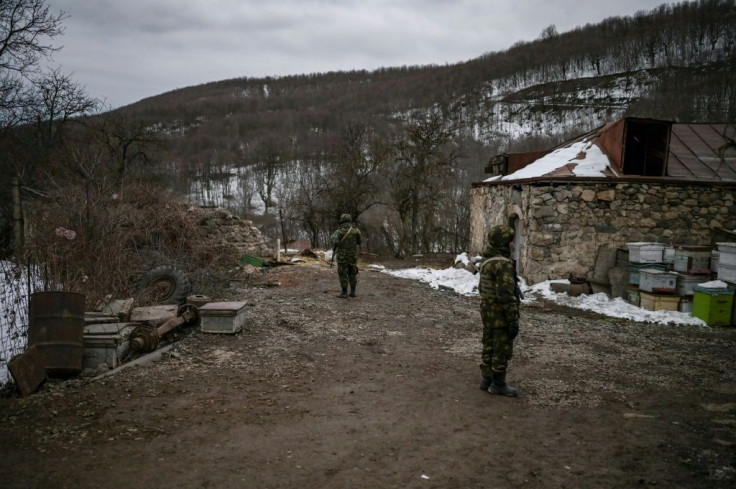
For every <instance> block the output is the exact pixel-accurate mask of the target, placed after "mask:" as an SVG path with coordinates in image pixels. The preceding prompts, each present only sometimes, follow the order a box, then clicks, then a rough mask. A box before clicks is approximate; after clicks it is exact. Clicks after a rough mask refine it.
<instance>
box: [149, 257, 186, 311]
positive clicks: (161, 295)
mask: <svg viewBox="0 0 736 489" xmlns="http://www.w3.org/2000/svg"><path fill="white" fill-rule="evenodd" d="M140 289H141V291H144V292H145V293H147V294H150V297H151V299H152V300H153V301H154V302H158V303H163V304H181V303H183V302H185V301H186V299H187V296H188V295H189V294H191V293H192V284H191V283H190V282H189V279H188V278H187V277H186V275H184V274H183V273H182V272H181V271H180V270H178V269H176V268H174V267H172V266H168V265H163V266H160V267H156V268H154V269H152V270H149V271H148V272H147V273H146V274H145V275H144V276H143V279H142V280H141V286H140Z"/></svg>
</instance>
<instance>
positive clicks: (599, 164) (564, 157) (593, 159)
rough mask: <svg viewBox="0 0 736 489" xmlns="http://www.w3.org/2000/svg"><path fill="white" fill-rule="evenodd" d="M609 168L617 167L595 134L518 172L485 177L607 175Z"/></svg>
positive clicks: (610, 170) (516, 178)
mask: <svg viewBox="0 0 736 489" xmlns="http://www.w3.org/2000/svg"><path fill="white" fill-rule="evenodd" d="M606 170H608V172H609V174H610V172H612V171H613V170H612V168H611V163H610V161H609V160H608V157H607V156H606V155H605V154H604V153H603V151H601V149H600V148H599V147H598V146H597V145H596V144H595V143H594V138H587V139H583V140H580V141H575V142H574V143H571V144H568V145H567V146H564V147H562V148H558V149H556V150H555V151H552V152H551V153H549V154H547V155H545V156H543V157H541V158H539V159H538V160H535V161H534V162H532V163H530V164H529V165H527V166H525V167H524V168H522V169H520V170H517V171H515V172H514V173H511V174H509V175H503V176H500V175H496V176H493V177H490V178H487V179H486V180H484V181H485V182H497V181H502V180H503V181H506V180H521V179H526V178H537V177H543V176H550V175H552V174H561V173H564V174H568V175H569V174H570V173H572V175H574V176H576V177H588V178H589V177H605V176H607V175H606V173H605V171H606Z"/></svg>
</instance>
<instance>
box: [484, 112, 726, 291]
mask: <svg viewBox="0 0 736 489" xmlns="http://www.w3.org/2000/svg"><path fill="white" fill-rule="evenodd" d="M734 137H736V126H734V125H733V124H677V123H672V122H669V121H656V120H650V119H638V118H624V119H620V120H618V121H615V122H613V123H610V124H607V125H606V126H603V127H602V128H599V129H596V130H594V131H591V132H590V133H587V134H584V135H582V136H580V137H578V138H575V139H573V140H571V141H568V142H566V143H564V144H562V145H560V146H558V147H557V148H553V149H551V150H549V151H547V152H542V153H533V154H532V153H529V154H515V155H499V156H495V157H494V158H492V159H491V161H490V164H489V166H488V167H487V168H486V172H488V173H491V174H492V176H491V177H490V178H488V179H486V180H485V181H483V182H478V183H474V184H473V188H472V189H471V197H472V203H471V252H478V251H480V250H481V249H482V247H483V245H484V237H485V235H486V233H487V230H488V229H489V228H490V227H491V226H494V225H497V224H509V225H511V226H512V227H514V229H515V230H516V239H515V242H516V249H515V252H514V254H515V258H516V263H517V270H518V272H519V274H520V275H521V276H522V277H524V278H525V280H526V281H527V282H529V283H537V282H540V281H544V280H547V279H560V278H580V279H588V280H590V279H591V278H592V274H593V272H594V268H595V260H596V256H597V254H598V252H599V249H601V247H603V246H605V247H608V248H609V249H610V248H611V247H614V248H623V249H625V248H626V243H631V242H659V243H663V244H666V245H668V246H677V245H703V244H706V245H710V244H712V243H713V242H714V241H716V237H715V236H716V234H717V233H718V232H722V231H723V230H725V231H732V230H736V206H734V200H736V147H735V146H734Z"/></svg>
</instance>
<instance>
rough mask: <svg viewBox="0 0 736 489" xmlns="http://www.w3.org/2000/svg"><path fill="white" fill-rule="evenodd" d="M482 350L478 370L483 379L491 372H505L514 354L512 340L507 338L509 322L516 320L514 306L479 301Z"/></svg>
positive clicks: (489, 375)
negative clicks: (481, 321) (481, 323)
mask: <svg viewBox="0 0 736 489" xmlns="http://www.w3.org/2000/svg"><path fill="white" fill-rule="evenodd" d="M480 317H481V319H482V320H483V340H482V341H483V349H482V350H481V364H480V370H481V375H483V377H491V372H505V371H506V369H507V368H508V366H509V361H510V360H511V357H512V356H513V353H514V340H512V339H511V338H510V337H509V327H508V325H509V322H510V321H513V320H514V319H515V318H516V306H515V305H513V306H512V305H508V306H507V305H495V304H488V303H486V302H485V301H481V307H480Z"/></svg>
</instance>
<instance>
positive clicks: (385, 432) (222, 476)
mask: <svg viewBox="0 0 736 489" xmlns="http://www.w3.org/2000/svg"><path fill="white" fill-rule="evenodd" d="M414 264H415V263H411V262H407V263H406V264H405V266H412V265H414ZM417 264H421V263H417ZM234 285H235V287H234V288H233V289H232V293H231V294H230V295H229V296H228V297H223V298H224V299H238V300H243V301H246V302H247V304H248V306H247V311H248V322H247V326H246V328H245V329H244V331H243V332H242V333H240V334H237V335H234V336H231V335H212V334H209V335H207V334H203V333H201V332H199V331H197V330H196V329H194V330H192V331H191V332H190V334H189V335H186V336H185V337H184V338H183V339H181V340H180V341H178V342H177V343H176V344H175V345H174V346H173V347H172V348H171V349H170V350H169V351H168V352H167V354H165V355H164V356H163V358H162V360H161V361H159V362H156V363H153V364H151V365H149V366H141V367H131V368H127V369H122V370H119V371H117V373H115V374H114V375H108V376H105V377H99V378H95V379H74V380H71V381H63V382H62V381H53V382H48V383H47V384H45V385H44V386H43V387H42V388H41V389H40V390H39V391H38V392H36V393H35V394H32V395H30V396H28V397H26V398H20V397H18V396H13V397H9V398H8V397H6V398H3V399H0V486H1V487H3V488H6V489H10V488H36V487H39V488H40V487H44V488H46V487H48V488H76V489H83V488H94V489H98V488H101V487H104V488H106V489H114V488H130V487H143V488H169V487H178V488H292V487H299V488H455V487H457V488H476V487H477V488H481V487H482V488H487V487H497V488H504V487H529V488H536V487H539V488H631V487H662V488H703V489H705V488H709V489H711V488H726V487H729V488H730V487H736V382H735V380H736V331H735V330H734V329H726V328H704V327H691V326H664V325H654V324H642V323H636V322H631V321H627V320H618V319H611V318H606V317H601V316H598V315H596V314H592V313H586V312H583V311H578V310H572V309H565V308H561V307H557V306H555V305H553V304H548V303H543V302H534V303H532V304H526V305H524V306H523V310H522V318H523V319H522V331H521V335H520V336H519V338H518V339H517V341H516V352H515V358H514V359H513V361H512V364H511V367H510V370H509V374H508V380H509V381H510V382H509V383H510V384H512V385H514V386H515V387H517V388H518V389H519V391H520V397H518V398H516V399H514V398H506V397H500V396H492V395H490V394H488V393H485V392H482V391H481V390H480V389H478V380H479V375H480V374H479V370H478V359H479V351H480V335H481V327H480V317H479V314H478V311H477V298H473V297H463V296H459V295H456V294H454V293H452V292H448V291H441V290H440V291H437V290H432V289H430V288H429V287H428V286H426V285H424V284H421V283H418V282H413V281H408V280H403V279H399V278H394V277H391V276H389V275H387V274H385V273H381V272H374V271H369V270H363V271H362V273H361V274H360V276H359V291H358V297H357V298H355V299H338V298H336V297H335V294H336V292H337V288H338V287H337V275H336V270H335V269H330V268H329V267H327V266H325V265H323V264H319V263H308V264H303V265H297V266H282V267H277V268H275V269H273V270H271V271H270V272H269V273H266V274H262V275H261V274H258V275H256V276H255V277H254V278H252V279H251V280H250V281H249V282H248V283H239V284H238V283H236V284H234Z"/></svg>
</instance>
